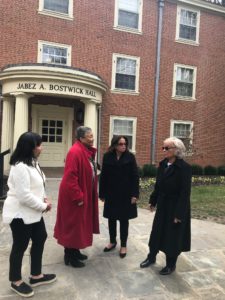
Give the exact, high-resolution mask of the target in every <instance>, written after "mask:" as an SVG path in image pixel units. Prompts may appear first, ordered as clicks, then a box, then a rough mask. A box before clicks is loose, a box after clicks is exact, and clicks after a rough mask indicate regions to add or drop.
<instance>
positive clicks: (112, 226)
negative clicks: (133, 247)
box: [108, 219, 129, 247]
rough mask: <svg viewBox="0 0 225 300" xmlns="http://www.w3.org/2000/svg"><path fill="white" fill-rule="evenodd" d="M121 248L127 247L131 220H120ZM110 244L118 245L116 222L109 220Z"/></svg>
mask: <svg viewBox="0 0 225 300" xmlns="http://www.w3.org/2000/svg"><path fill="white" fill-rule="evenodd" d="M119 222H120V241H121V247H126V246H127V237H128V227H129V220H119ZM108 225H109V236H110V243H112V244H115V243H116V220H113V219H108Z"/></svg>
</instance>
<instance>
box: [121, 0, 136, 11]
mask: <svg viewBox="0 0 225 300" xmlns="http://www.w3.org/2000/svg"><path fill="white" fill-rule="evenodd" d="M138 4H139V0H119V9H122V10H125V11H130V12H135V13H138Z"/></svg>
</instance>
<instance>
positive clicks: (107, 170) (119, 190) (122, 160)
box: [99, 136, 139, 258]
mask: <svg viewBox="0 0 225 300" xmlns="http://www.w3.org/2000/svg"><path fill="white" fill-rule="evenodd" d="M138 196H139V176H138V169H137V164H136V160H135V156H134V155H133V154H132V153H131V152H129V150H128V139H127V138H126V137H125V136H115V137H114V138H113V139H112V141H111V145H110V147H109V150H108V152H107V153H105V154H104V157H103V164H102V171H101V176H100V183H99V198H100V199H101V200H102V201H104V212H103V216H104V217H105V218H107V219H108V226H109V235H110V243H109V245H108V246H107V247H105V249H104V252H109V251H111V250H112V249H114V248H115V247H116V244H117V242H116V222H117V220H119V221H120V240H121V248H120V257H121V258H124V257H125V256H126V253H127V248H126V246H127V237H128V227H129V219H133V218H136V217H137V206H136V201H137V199H138Z"/></svg>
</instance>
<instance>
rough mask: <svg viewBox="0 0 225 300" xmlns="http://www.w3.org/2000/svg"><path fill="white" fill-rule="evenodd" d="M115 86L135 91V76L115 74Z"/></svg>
mask: <svg viewBox="0 0 225 300" xmlns="http://www.w3.org/2000/svg"><path fill="white" fill-rule="evenodd" d="M115 88H117V89H125V90H131V91H135V76H130V75H122V74H116V82H115Z"/></svg>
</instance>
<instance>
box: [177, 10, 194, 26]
mask: <svg viewBox="0 0 225 300" xmlns="http://www.w3.org/2000/svg"><path fill="white" fill-rule="evenodd" d="M197 16H198V14H197V12H193V11H188V10H184V9H181V13H180V24H183V25H190V26H195V27H196V26H197Z"/></svg>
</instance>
